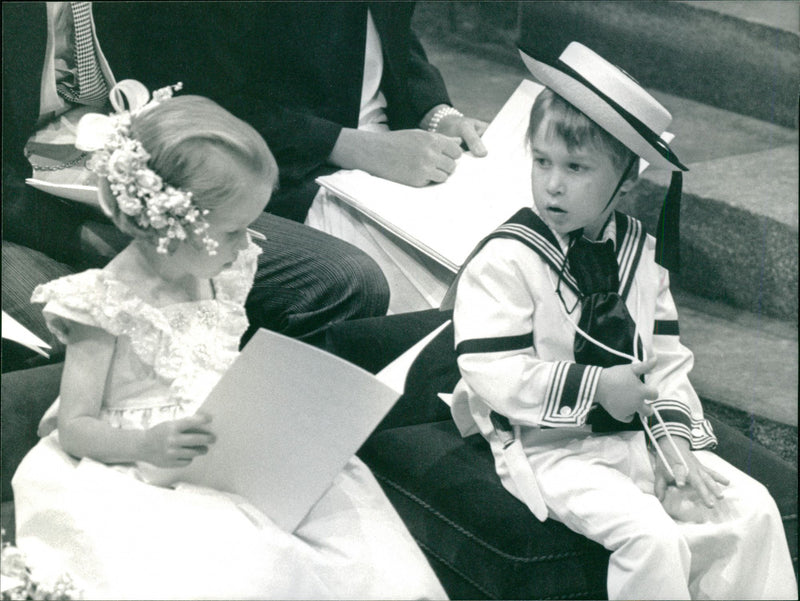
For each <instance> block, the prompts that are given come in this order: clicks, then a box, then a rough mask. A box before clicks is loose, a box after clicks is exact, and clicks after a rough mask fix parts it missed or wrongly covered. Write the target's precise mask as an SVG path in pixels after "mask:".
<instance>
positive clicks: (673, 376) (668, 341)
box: [646, 266, 717, 449]
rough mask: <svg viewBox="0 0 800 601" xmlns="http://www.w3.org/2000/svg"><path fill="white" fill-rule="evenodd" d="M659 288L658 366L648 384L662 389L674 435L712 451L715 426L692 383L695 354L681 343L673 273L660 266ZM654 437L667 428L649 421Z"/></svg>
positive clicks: (660, 403) (663, 409) (661, 407)
mask: <svg viewBox="0 0 800 601" xmlns="http://www.w3.org/2000/svg"><path fill="white" fill-rule="evenodd" d="M658 271H659V289H658V297H657V299H656V309H655V322H654V325H653V350H654V352H655V356H656V367H655V368H654V369H653V370H652V371H651V372H650V373H649V374H648V375H647V376H646V382H647V383H648V384H650V385H652V386H654V387H655V388H656V389H657V390H658V400H656V401H655V402H654V403H653V405H654V406H655V407H656V408H657V409H658V411H659V413H660V415H661V417H662V419H663V420H664V423H665V425H666V428H667V429H668V430H669V432H670V434H672V435H675V436H681V437H683V438H686V439H687V440H689V441H690V443H691V445H692V448H693V449H709V448H713V447H715V446H716V444H717V438H716V436H715V435H714V431H713V430H712V428H711V424H710V423H709V422H708V420H707V419H705V418H704V416H703V408H702V405H701V404H700V399H699V398H698V396H697V393H696V392H695V390H694V387H693V386H692V384H691V382H689V373H690V372H691V370H692V366H693V365H694V355H693V353H692V351H690V350H689V349H688V348H686V347H685V346H684V345H683V344H681V340H680V331H679V330H680V328H679V325H678V310H677V308H676V306H675V301H674V300H673V298H672V293H671V292H670V288H669V272H667V270H665V269H664V268H662V267H660V266H658ZM649 422H650V426H651V428H652V430H653V434H654V435H655V436H656V437H657V438H659V437H662V436H664V435H665V434H664V427H663V426H661V424H660V423H659V422H658V421H657V420H656V419H655V418H654V417H651V418H650V419H649Z"/></svg>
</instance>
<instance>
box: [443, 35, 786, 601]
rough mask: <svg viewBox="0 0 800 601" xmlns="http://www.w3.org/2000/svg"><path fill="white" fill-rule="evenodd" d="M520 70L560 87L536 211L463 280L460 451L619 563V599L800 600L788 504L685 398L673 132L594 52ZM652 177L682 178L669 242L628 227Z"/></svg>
mask: <svg viewBox="0 0 800 601" xmlns="http://www.w3.org/2000/svg"><path fill="white" fill-rule="evenodd" d="M522 56H523V60H524V61H525V63H526V65H527V66H528V68H529V69H530V71H531V73H532V74H533V75H534V76H535V77H536V78H537V79H538V80H539V81H540V82H541V83H542V84H544V85H545V86H546V87H547V89H545V91H543V92H542V93H541V94H540V95H539V97H538V98H537V99H536V101H535V103H534V106H533V108H532V110H531V119H530V127H529V129H528V132H527V136H528V142H529V145H530V150H531V153H532V158H533V165H532V169H531V186H532V190H533V198H534V207H533V208H532V209H527V208H526V209H522V210H520V211H519V212H518V213H517V214H516V215H515V216H514V217H512V218H511V220H509V222H507V223H506V224H504V225H503V226H501V227H500V228H499V229H498V230H496V231H495V232H494V233H493V234H491V235H490V236H488V237H487V238H486V239H485V240H484V241H483V242H482V243H481V244H480V245H479V246H478V248H477V249H476V251H474V252H473V254H472V255H471V257H470V259H469V260H468V261H467V263H466V264H465V267H464V268H463V270H462V272H461V273H460V277H459V280H458V285H457V292H456V298H455V306H454V314H453V322H454V327H455V341H456V351H457V354H458V365H459V369H460V372H461V376H462V378H461V380H460V382H459V383H458V385H457V386H456V388H455V391H454V395H453V406H452V411H453V417H454V419H455V421H456V423H457V424H458V426H459V429H460V431H461V433H462V435H464V436H467V435H469V434H472V433H476V432H480V433H481V434H482V435H483V436H484V437H485V438H486V439H487V440H488V442H489V444H490V446H491V448H492V452H493V454H494V458H495V466H496V469H497V473H498V475H499V476H500V479H501V481H502V483H503V485H504V486H505V487H506V488H507V489H508V490H509V492H511V493H512V494H513V495H515V496H516V497H518V498H519V499H520V500H522V501H523V502H524V503H526V504H527V505H528V507H529V508H530V509H531V511H533V513H534V514H535V515H536V516H537V517H538V518H539V519H541V520H545V519H546V518H547V517H550V518H553V519H557V520H559V521H561V522H563V523H564V524H566V525H567V526H568V527H569V528H571V529H572V530H575V531H576V532H579V533H581V534H583V535H585V536H587V537H588V538H590V539H592V540H594V541H597V542H598V543H600V544H602V545H604V546H605V547H606V548H607V549H609V550H610V551H611V552H612V553H611V558H610V562H609V569H608V595H609V598H610V599H630V598H650V599H654V598H661V599H689V598H711V599H725V598H763V599H773V598H774V599H777V598H797V584H796V580H795V575H794V570H793V567H792V562H791V559H790V556H789V550H788V546H787V543H786V538H785V534H784V530H783V526H782V523H781V518H780V515H779V513H778V510H777V508H776V506H775V503H774V501H773V500H772V498H771V497H770V495H769V493H768V492H767V491H766V489H765V488H764V487H763V486H762V485H761V484H759V483H758V482H756V481H755V480H753V479H751V478H750V477H749V476H747V475H745V474H743V473H741V472H740V471H738V470H736V469H735V468H734V467H732V466H731V465H729V464H728V463H726V462H725V461H723V460H722V459H720V458H719V457H717V456H716V455H715V454H713V453H711V452H710V451H709V449H711V448H713V447H714V446H715V445H716V438H715V436H714V433H713V431H712V429H711V426H710V424H709V423H708V421H706V420H705V419H704V417H703V412H702V408H701V406H700V401H699V399H698V397H697V395H696V394H695V392H694V390H693V388H692V386H691V384H690V383H689V380H688V374H689V371H690V370H691V367H692V363H693V357H692V354H691V352H690V351H689V350H688V349H686V348H685V347H684V346H682V345H681V343H680V341H679V338H678V318H677V312H676V309H675V304H674V302H673V300H672V297H671V294H670V291H669V273H668V271H667V269H665V267H664V266H663V265H666V266H667V267H668V268H669V269H674V268H675V267H676V264H677V242H678V240H677V215H678V201H679V197H680V187H679V186H680V172H679V171H677V170H685V167H683V165H681V163H680V162H679V161H678V159H677V157H675V155H674V154H673V153H672V151H671V150H670V149H669V147H668V146H667V145H666V144H665V143H664V142H663V141H661V139H660V136H661V135H662V134H663V132H664V130H665V128H666V127H667V125H668V124H669V122H670V120H671V116H670V114H669V113H668V112H667V111H666V110H665V109H664V108H663V107H662V106H661V105H660V104H659V103H658V102H657V101H656V100H655V99H653V98H652V97H651V96H650V95H649V94H648V93H647V92H646V91H645V90H644V89H642V88H641V87H640V86H639V85H638V84H637V83H636V82H635V81H634V80H633V79H631V78H630V77H629V76H628V75H626V74H625V73H624V72H622V71H621V70H619V69H618V68H616V67H615V66H613V65H611V64H610V63H608V62H606V61H605V60H604V59H602V58H601V57H599V56H598V55H597V54H595V53H594V52H592V51H591V50H589V49H588V48H586V47H584V46H582V45H581V44H578V43H575V42H573V43H572V44H570V45H569V46H568V47H567V48H566V50H565V51H564V52H563V53H562V54H561V56H560V57H559V59H558V60H554V61H551V62H545V61H544V60H540V59H537V58H533V57H531V56H528V55H527V54H525V53H522ZM639 159H643V160H645V161H647V162H648V163H649V164H651V165H653V166H654V167H658V168H666V169H669V170H670V171H673V185H671V186H670V192H669V193H668V197H667V200H666V201H665V207H664V209H663V211H662V220H661V222H660V224H659V228H658V230H659V231H658V238H659V240H658V242H656V240H654V239H653V238H652V237H651V236H649V235H648V234H646V233H645V232H644V229H643V227H642V225H641V224H640V223H639V222H638V221H637V220H635V219H633V218H631V217H629V216H626V215H623V214H622V213H619V212H616V211H615V208H616V206H617V204H618V202H619V199H620V197H621V196H622V195H623V194H625V193H626V192H627V191H628V190H630V189H631V187H632V186H633V185H634V184H635V181H636V177H637V173H638V170H637V167H638V163H639ZM656 410H657V411H656ZM645 424H646V425H645Z"/></svg>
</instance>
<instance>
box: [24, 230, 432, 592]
mask: <svg viewBox="0 0 800 601" xmlns="http://www.w3.org/2000/svg"><path fill="white" fill-rule="evenodd" d="M259 252H260V249H259V247H257V246H256V245H254V244H253V243H252V242H251V243H250V245H249V249H248V250H247V251H245V252H242V253H240V254H239V258H238V259H237V260H236V262H234V264H233V265H232V267H231V268H229V269H228V270H226V271H223V272H222V273H221V274H219V275H218V276H217V277H215V278H214V288H215V292H216V295H215V298H214V299H212V300H202V301H195V302H181V303H175V304H172V305H168V306H166V307H156V306H153V305H150V304H148V303H146V302H145V301H144V300H143V299H141V298H139V297H138V296H137V294H136V291H135V290H132V289H130V288H128V287H126V285H125V284H124V282H122V281H119V280H117V279H115V278H114V271H113V262H112V266H110V267H107V268H106V269H104V270H90V271H87V272H83V273H81V274H76V275H73V276H67V277H66V278H61V279H59V280H55V281H54V282H51V283H49V284H47V285H44V286H41V287H39V288H37V290H36V292H35V293H34V300H35V301H37V302H47V305H46V307H45V315H46V317H47V320H48V324H49V325H50V327H51V328H52V329H53V330H54V331H55V332H56V333H57V335H58V336H59V337H60V338H61V339H62V340H64V341H65V342H67V343H69V336H70V330H71V328H70V324H72V323H75V322H78V323H82V324H86V325H91V326H95V327H99V328H102V329H104V330H106V331H108V332H110V333H111V334H113V335H114V336H116V337H117V348H116V353H115V355H114V358H113V360H112V365H111V366H110V368H109V375H108V378H107V384H106V390H105V392H104V397H103V406H102V409H101V413H100V418H101V419H104V420H106V421H107V422H108V423H110V424H111V425H112V426H114V427H118V428H126V429H142V428H148V427H151V426H153V425H154V424H156V423H158V422H160V421H163V420H165V419H173V418H175V417H179V416H182V415H187V414H191V413H192V412H194V411H195V410H196V408H197V406H198V404H199V403H200V402H201V401H202V400H203V398H204V396H205V394H207V393H208V391H209V390H210V389H211V387H212V386H213V385H214V383H215V382H216V380H217V379H218V378H219V377H220V375H221V374H222V373H223V372H224V371H225V369H227V367H228V366H229V365H230V363H231V362H232V361H233V359H234V358H235V357H236V354H237V352H238V343H239V340H240V337H241V335H242V333H243V331H244V329H245V328H246V327H247V320H246V317H245V314H244V308H243V303H244V299H245V297H246V296H247V292H248V290H249V288H250V286H251V284H252V281H253V276H254V273H255V268H256V260H257V255H258V253H259ZM265 394H268V392H267V391H265ZM231 409H232V410H235V407H231ZM264 444H269V441H268V440H265V441H264ZM12 484H13V487H14V502H15V516H16V526H17V536H16V540H17V545H18V546H19V548H20V549H21V550H22V551H23V552H24V553H26V555H27V556H28V559H29V562H30V564H31V565H32V566H35V567H36V568H38V569H39V571H40V572H42V574H41V575H42V578H45V579H46V578H50V577H53V578H54V577H55V576H56V575H58V574H59V573H60V572H63V571H66V572H68V573H70V574H71V575H72V576H73V577H74V579H75V584H76V586H77V587H78V588H79V589H81V590H82V591H83V592H84V595H85V598H87V599H201V598H208V599H232V598H255V599H266V598H277V599H336V598H339V599H341V598H349V599H381V598H387V599H419V598H435V599H441V598H445V597H446V594H445V592H444V590H443V589H442V587H441V585H440V584H439V582H438V580H437V579H436V576H435V575H434V573H433V571H432V569H431V568H430V566H429V565H428V563H427V561H426V559H425V557H424V555H423V554H422V552H421V551H420V550H419V548H418V547H417V545H416V543H415V542H414V540H413V539H412V537H411V535H410V534H409V532H408V530H407V529H406V528H405V526H404V524H403V523H402V521H401V519H400V517H399V516H398V515H397V513H396V512H395V510H394V508H393V507H392V506H391V504H390V503H389V500H388V499H387V498H386V496H385V495H384V493H383V491H382V489H381V487H380V485H379V484H378V483H377V481H376V480H375V479H374V477H373V476H372V474H371V473H370V472H369V469H368V468H367V467H366V466H365V465H364V464H363V463H361V462H360V461H359V460H358V459H356V458H353V459H352V460H351V461H350V462H349V463H348V465H347V466H346V467H345V469H344V470H343V471H342V472H341V473H340V474H339V476H337V478H336V480H335V481H334V483H333V484H332V486H331V488H330V489H329V490H328V491H327V492H326V493H325V495H324V496H323V498H322V499H321V500H320V501H319V502H318V503H317V505H316V506H315V507H314V509H312V511H311V513H310V514H309V515H308V516H307V517H306V519H305V520H304V521H303V522H302V523H301V525H300V527H299V528H298V529H297V530H296V531H295V532H294V533H293V534H289V533H286V532H284V531H283V530H281V529H279V528H278V527H277V526H276V525H275V524H274V523H272V522H271V521H270V520H269V519H268V518H267V517H266V516H264V515H263V514H262V513H260V512H259V511H258V510H257V509H255V508H254V507H253V506H252V505H250V504H249V503H247V502H245V501H244V500H243V499H241V498H238V497H236V496H233V495H229V494H226V493H223V492H219V491H215V490H211V489H207V488H201V487H195V486H187V485H178V486H177V487H176V488H174V489H168V488H160V487H157V486H153V485H150V484H146V483H145V482H143V481H142V480H141V479H140V478H139V477H138V471H137V469H136V468H135V467H133V466H108V465H104V464H101V463H98V462H96V461H93V460H91V459H81V460H76V459H74V458H72V457H70V456H68V455H67V454H66V453H65V452H64V451H63V450H62V448H61V446H60V445H59V443H58V431H57V430H53V431H51V432H50V433H49V434H48V435H47V436H46V437H45V438H43V439H42V440H41V441H40V442H39V443H38V444H37V445H36V446H35V447H34V448H33V449H32V450H31V451H30V452H29V453H28V454H27V455H26V456H25V458H24V459H23V461H22V463H21V464H20V466H19V468H18V469H17V471H16V473H15V475H14V478H13V481H12ZM275 486H281V483H280V482H275Z"/></svg>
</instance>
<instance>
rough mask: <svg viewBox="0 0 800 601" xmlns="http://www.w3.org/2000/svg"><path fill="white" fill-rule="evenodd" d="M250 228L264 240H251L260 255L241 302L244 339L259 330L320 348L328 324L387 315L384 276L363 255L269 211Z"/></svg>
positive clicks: (334, 239) (372, 262)
mask: <svg viewBox="0 0 800 601" xmlns="http://www.w3.org/2000/svg"><path fill="white" fill-rule="evenodd" d="M251 227H252V228H253V229H255V230H257V231H259V232H261V233H262V234H264V235H265V236H266V237H267V240H266V241H265V242H262V241H260V240H259V241H256V242H257V243H258V244H259V245H260V246H261V248H262V249H263V250H264V252H263V253H262V254H261V256H260V257H259V260H258V270H257V272H256V277H255V282H254V284H253V288H252V290H251V292H250V295H249V296H248V298H247V302H246V308H247V317H248V319H249V320H250V330H249V331H248V333H247V334H246V335H245V340H247V339H249V337H250V336H251V335H252V334H253V332H255V330H256V329H257V328H259V327H263V328H267V329H270V330H274V331H276V332H280V333H281V334H285V335H287V336H292V337H295V338H301V339H303V340H306V341H308V342H311V343H314V344H321V342H322V341H323V340H324V332H325V329H326V328H327V326H328V325H329V324H331V323H335V322H339V321H343V320H346V319H353V318H360V317H374V316H378V315H384V314H385V313H386V309H387V307H388V306H389V286H388V284H387V283H386V278H385V277H384V275H383V273H382V272H381V270H380V268H379V267H378V265H377V264H376V263H375V262H374V261H373V260H372V259H370V258H369V257H368V256H367V255H366V254H365V253H363V252H362V251H360V250H358V249H357V248H355V247H354V246H352V245H350V244H348V243H346V242H343V241H342V240H338V239H336V238H334V237H332V236H329V235H328V234H325V233H323V232H319V231H317V230H314V229H313V228H310V227H308V226H305V225H302V224H299V223H296V222H294V221H289V220H287V219H283V218H281V217H278V216H276V215H272V214H269V213H263V214H262V215H261V216H260V217H259V218H258V220H256V222H255V223H254V224H253V225H252V226H251Z"/></svg>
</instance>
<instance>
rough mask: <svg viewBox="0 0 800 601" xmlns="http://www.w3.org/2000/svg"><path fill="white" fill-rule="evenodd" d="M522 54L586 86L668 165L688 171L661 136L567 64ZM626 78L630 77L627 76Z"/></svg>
mask: <svg viewBox="0 0 800 601" xmlns="http://www.w3.org/2000/svg"><path fill="white" fill-rule="evenodd" d="M524 52H525V53H526V54H530V56H531V57H532V58H533V59H535V60H537V61H539V62H541V63H544V64H545V65H547V66H549V67H552V68H553V69H557V70H559V71H561V72H562V73H564V74H566V75H569V76H570V77H572V78H573V79H575V80H576V81H577V82H578V83H580V84H582V85H584V86H586V87H587V88H589V90H591V91H592V92H594V93H595V94H597V95H598V96H600V98H602V99H603V101H605V102H606V103H607V104H608V105H609V106H611V108H613V109H614V110H615V111H616V112H617V113H618V114H619V116H620V117H622V118H623V119H625V121H627V122H628V124H629V125H630V126H631V127H632V128H633V129H634V130H636V133H638V134H639V135H640V136H642V138H644V139H645V141H647V143H648V144H650V146H652V147H653V148H654V149H655V150H656V151H657V152H658V153H659V154H660V155H661V156H663V157H664V158H665V159H666V160H667V161H669V162H670V163H672V164H673V165H675V166H676V167H677V168H678V169H680V170H682V171H688V170H689V169H688V167H686V166H685V165H683V164H682V163H681V162H680V160H678V157H677V156H676V155H675V153H674V152H672V149H671V148H670V147H669V145H667V143H666V142H664V140H662V139H661V136H659V135H658V134H657V133H656V132H654V131H653V130H652V129H650V127H648V126H647V125H646V124H645V123H644V122H643V121H641V120H640V119H639V118H638V117H636V116H635V115H633V114H632V113H630V112H629V111H628V110H627V109H625V108H624V107H622V106H621V105H620V104H619V103H618V102H616V101H615V100H614V99H613V98H611V97H610V96H608V95H607V94H606V93H605V92H603V91H602V90H600V89H599V88H597V87H596V86H595V85H594V84H593V83H592V82H590V81H589V80H588V79H586V78H585V77H584V76H583V75H581V74H580V73H579V72H578V71H576V70H575V69H573V68H572V67H570V66H569V65H568V64H567V63H565V62H563V61H562V60H561V59H560V58H558V59H555V60H554V61H553V60H548V59H546V58H544V57H542V56H537V55H536V53H528V52H527V51H524ZM618 68H619V67H618ZM626 75H627V74H626ZM628 77H630V75H628Z"/></svg>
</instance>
